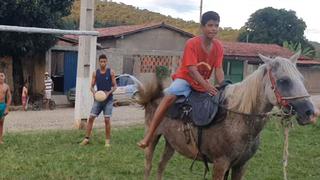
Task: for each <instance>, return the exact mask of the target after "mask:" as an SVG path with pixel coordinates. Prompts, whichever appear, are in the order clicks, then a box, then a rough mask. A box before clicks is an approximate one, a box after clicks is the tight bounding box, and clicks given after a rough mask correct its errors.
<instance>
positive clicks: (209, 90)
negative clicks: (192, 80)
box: [206, 84, 218, 96]
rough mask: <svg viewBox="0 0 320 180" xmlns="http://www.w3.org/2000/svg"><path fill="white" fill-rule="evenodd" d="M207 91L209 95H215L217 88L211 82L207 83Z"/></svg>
mask: <svg viewBox="0 0 320 180" xmlns="http://www.w3.org/2000/svg"><path fill="white" fill-rule="evenodd" d="M206 91H207V93H209V94H210V95H211V96H215V95H216V94H217V93H218V89H217V88H216V87H214V86H212V85H211V84H208V86H207V87H206Z"/></svg>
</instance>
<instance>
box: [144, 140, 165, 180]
mask: <svg viewBox="0 0 320 180" xmlns="http://www.w3.org/2000/svg"><path fill="white" fill-rule="evenodd" d="M160 137H161V135H157V136H155V137H153V138H152V140H151V142H150V144H149V146H147V147H146V148H145V150H144V153H145V162H144V164H145V165H144V180H148V179H149V177H150V173H151V169H152V158H153V153H154V150H155V148H156V146H157V144H158V142H159V139H160Z"/></svg>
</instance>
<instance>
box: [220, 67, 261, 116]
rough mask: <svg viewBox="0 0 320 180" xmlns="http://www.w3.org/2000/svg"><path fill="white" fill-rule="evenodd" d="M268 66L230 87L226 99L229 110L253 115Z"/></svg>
mask: <svg viewBox="0 0 320 180" xmlns="http://www.w3.org/2000/svg"><path fill="white" fill-rule="evenodd" d="M265 69H266V66H265V65H262V66H261V67H259V68H258V69H257V70H256V71H254V72H253V73H252V74H250V75H249V76H248V77H246V78H245V79H244V80H243V81H242V82H239V83H236V84H233V85H230V86H228V88H227V89H226V92H225V98H227V100H228V109H236V110H237V111H238V112H242V113H252V110H253V108H254V107H255V106H256V104H257V103H258V102H257V101H258V95H259V92H260V90H261V87H262V86H261V84H262V80H263V76H264V74H265Z"/></svg>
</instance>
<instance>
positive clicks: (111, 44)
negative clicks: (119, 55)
mask: <svg viewBox="0 0 320 180" xmlns="http://www.w3.org/2000/svg"><path fill="white" fill-rule="evenodd" d="M98 43H99V44H101V46H102V47H104V48H116V44H117V40H116V39H101V40H100V39H98Z"/></svg>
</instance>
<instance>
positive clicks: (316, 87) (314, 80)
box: [298, 66, 320, 94]
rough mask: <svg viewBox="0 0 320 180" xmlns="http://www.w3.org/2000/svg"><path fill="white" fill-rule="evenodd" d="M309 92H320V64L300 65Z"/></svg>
mask: <svg viewBox="0 0 320 180" xmlns="http://www.w3.org/2000/svg"><path fill="white" fill-rule="evenodd" d="M298 69H299V71H300V72H301V74H302V75H303V77H304V79H305V85H306V88H307V90H308V92H309V93H311V94H320V66H310V67H301V66H300V67H298Z"/></svg>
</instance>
